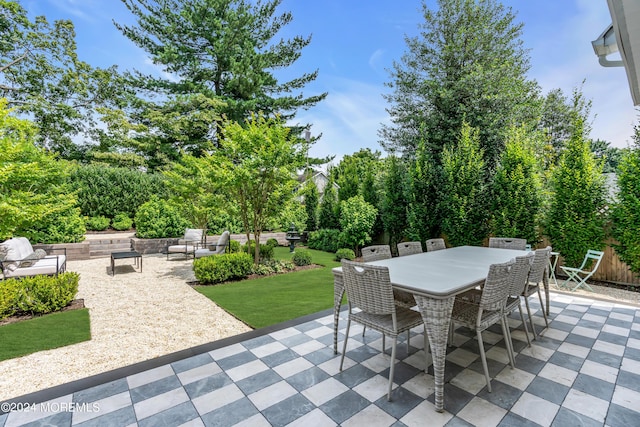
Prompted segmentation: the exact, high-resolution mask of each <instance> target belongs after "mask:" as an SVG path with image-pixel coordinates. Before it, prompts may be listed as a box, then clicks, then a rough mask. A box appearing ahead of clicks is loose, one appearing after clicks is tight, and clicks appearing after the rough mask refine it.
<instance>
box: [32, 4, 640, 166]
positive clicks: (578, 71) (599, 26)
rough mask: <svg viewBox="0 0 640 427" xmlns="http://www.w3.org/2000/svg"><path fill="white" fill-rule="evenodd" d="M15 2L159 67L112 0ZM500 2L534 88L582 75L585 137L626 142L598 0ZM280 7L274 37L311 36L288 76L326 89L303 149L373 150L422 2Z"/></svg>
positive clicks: (625, 100) (110, 49)
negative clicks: (393, 74)
mask: <svg viewBox="0 0 640 427" xmlns="http://www.w3.org/2000/svg"><path fill="white" fill-rule="evenodd" d="M22 4H23V5H24V6H25V8H26V9H27V11H28V12H29V14H30V16H31V18H33V17H34V16H35V15H45V16H46V17H47V19H48V20H49V21H53V20H55V19H62V18H64V19H71V20H72V21H73V22H74V24H75V26H76V33H77V43H78V53H79V56H80V58H81V59H82V60H84V61H86V62H88V63H90V64H91V65H94V66H101V67H107V66H110V65H113V64H116V65H118V66H119V68H120V69H132V68H136V69H139V70H140V71H143V72H157V71H158V70H157V69H156V68H155V67H154V66H153V64H151V63H150V61H149V59H148V58H147V57H146V55H145V53H144V51H142V50H140V49H138V48H137V47H135V46H134V45H133V44H132V43H131V42H130V41H129V40H127V39H126V38H125V37H124V36H122V34H121V33H120V32H119V31H118V30H117V29H116V28H115V27H114V25H113V23H112V21H113V20H115V21H116V22H119V23H133V22H134V20H133V17H132V16H131V15H130V14H129V12H128V10H127V9H126V8H125V7H124V5H122V3H121V2H120V1H119V0H22ZM427 4H428V5H429V6H435V4H436V2H435V0H427ZM503 4H505V5H506V6H511V7H512V8H513V10H514V11H515V12H516V13H517V20H518V21H520V22H524V24H525V25H524V34H523V41H524V44H525V47H527V48H528V49H530V57H531V69H530V71H529V77H530V78H533V79H535V80H537V81H538V83H539V84H540V86H541V88H542V90H543V93H547V92H548V91H550V90H552V89H554V88H561V89H562V90H563V91H564V93H565V94H566V95H570V94H571V92H572V90H573V88H575V87H578V86H580V85H581V84H582V81H583V80H585V83H584V86H583V93H584V95H585V97H586V98H587V99H590V100H592V102H593V107H592V127H593V129H592V132H591V137H593V138H600V139H604V140H606V141H609V142H611V143H612V145H614V146H616V147H625V146H627V145H628V144H629V143H630V141H631V135H632V133H633V124H634V123H636V122H637V119H638V112H637V111H636V109H635V108H634V106H633V103H632V101H631V95H630V93H629V87H628V83H627V78H626V74H625V72H624V69H623V68H604V67H601V66H600V65H599V64H598V59H597V57H596V56H595V54H594V53H593V49H592V47H591V41H592V40H594V39H595V38H597V37H598V36H599V35H600V33H601V32H602V31H603V30H604V28H605V27H606V26H607V25H608V24H609V23H610V22H611V17H610V15H609V11H608V7H607V2H606V0H536V1H527V0H505V1H503ZM280 10H281V11H291V12H292V14H293V17H294V20H293V22H292V24H290V25H289V26H288V27H287V28H286V30H285V31H286V32H285V33H283V34H282V36H284V37H289V36H292V35H309V34H311V35H312V41H311V44H310V45H309V46H307V48H305V49H304V50H303V53H302V57H301V58H300V59H299V60H298V61H297V62H296V63H295V64H294V65H293V66H292V67H291V69H290V70H287V72H286V73H287V76H288V77H295V76H299V75H300V74H302V73H304V72H310V71H313V70H315V69H319V76H318V79H317V80H316V81H315V82H313V84H310V85H309V86H307V88H306V89H305V91H304V93H305V95H313V94H317V93H321V92H325V91H326V92H328V93H329V95H328V97H327V99H326V100H325V101H323V102H322V103H320V104H318V105H317V106H316V107H314V108H312V109H310V110H308V111H300V113H299V114H298V116H297V121H299V122H300V123H311V124H312V125H313V126H312V129H311V132H312V135H314V136H315V135H318V134H320V133H322V135H323V136H322V138H321V140H320V141H318V142H317V143H316V144H315V145H314V147H313V148H312V150H311V153H310V154H311V155H315V156H326V155H336V156H337V159H339V158H341V157H342V156H343V155H345V154H351V153H353V152H355V151H358V150H359V149H360V148H365V147H369V148H371V149H374V150H382V149H381V147H380V144H379V142H378V141H379V138H378V135H377V132H378V129H379V128H380V124H381V123H388V121H389V117H388V114H387V113H386V111H385V108H386V107H387V106H388V105H387V103H386V102H385V101H384V99H383V98H382V94H383V93H385V92H386V91H387V90H388V89H387V88H386V87H385V86H384V83H385V82H388V81H389V73H388V71H387V70H388V69H389V68H390V67H391V66H392V63H393V61H398V60H400V58H401V56H402V54H403V53H404V52H405V51H406V44H405V39H404V38H405V36H410V37H411V36H414V35H416V34H417V33H418V25H419V24H420V23H422V22H423V18H422V14H421V1H420V0H401V1H397V2H391V1H389V0H368V1H366V2H364V1H353V0H323V1H308V0H283V2H282V5H281V7H280ZM289 73H290V74H289Z"/></svg>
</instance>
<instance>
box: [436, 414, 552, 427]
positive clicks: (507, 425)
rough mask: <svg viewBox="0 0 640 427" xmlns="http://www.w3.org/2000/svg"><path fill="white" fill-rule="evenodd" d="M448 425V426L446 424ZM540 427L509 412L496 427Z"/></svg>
mask: <svg viewBox="0 0 640 427" xmlns="http://www.w3.org/2000/svg"><path fill="white" fill-rule="evenodd" d="M447 425H448V424H447ZM515 426H518V427H541V426H540V424H538V423H534V422H533V421H531V420H528V419H526V418H523V417H521V416H520V415H518V414H514V413H513V412H509V413H508V414H507V415H505V416H504V418H503V419H502V420H501V421H500V424H498V427H515Z"/></svg>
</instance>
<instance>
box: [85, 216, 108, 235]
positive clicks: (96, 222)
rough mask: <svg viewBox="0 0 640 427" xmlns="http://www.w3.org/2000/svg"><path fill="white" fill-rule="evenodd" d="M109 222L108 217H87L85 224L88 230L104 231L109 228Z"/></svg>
mask: <svg viewBox="0 0 640 427" xmlns="http://www.w3.org/2000/svg"><path fill="white" fill-rule="evenodd" d="M109 222H110V221H109V218H107V217H106V216H89V217H85V221H84V224H85V226H86V227H87V230H93V231H102V230H106V229H107V228H109Z"/></svg>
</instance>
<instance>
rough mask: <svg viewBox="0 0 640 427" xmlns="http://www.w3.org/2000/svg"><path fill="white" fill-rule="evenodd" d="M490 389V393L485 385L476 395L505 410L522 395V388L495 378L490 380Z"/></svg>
mask: <svg viewBox="0 0 640 427" xmlns="http://www.w3.org/2000/svg"><path fill="white" fill-rule="evenodd" d="M491 390H492V391H491V393H489V390H487V387H486V386H485V387H484V388H483V389H482V390H480V392H479V393H478V397H481V398H483V399H484V400H486V401H488V402H491V403H493V404H494V405H496V406H499V407H501V408H503V409H506V410H510V409H511V407H512V406H513V405H515V403H516V402H517V401H518V399H520V396H522V390H519V389H517V388H516V387H513V386H511V385H509V384H505V383H503V382H502V381H498V380H495V379H494V380H491Z"/></svg>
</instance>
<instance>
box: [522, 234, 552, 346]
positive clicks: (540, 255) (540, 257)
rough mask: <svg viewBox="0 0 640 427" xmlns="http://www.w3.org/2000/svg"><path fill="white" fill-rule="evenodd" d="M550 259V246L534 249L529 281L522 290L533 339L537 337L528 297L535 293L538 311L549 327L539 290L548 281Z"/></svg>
mask: <svg viewBox="0 0 640 427" xmlns="http://www.w3.org/2000/svg"><path fill="white" fill-rule="evenodd" d="M550 257H551V246H547V247H546V248H544V249H536V251H535V252H534V256H533V263H532V265H531V271H530V272H529V279H528V280H527V283H526V285H525V288H524V292H523V293H522V296H524V303H525V305H526V307H527V315H528V316H529V324H530V326H531V331H532V332H533V339H534V340H535V339H536V337H537V335H538V334H537V332H536V328H535V326H534V324H533V317H531V308H530V307H529V297H530V296H531V295H533V294H535V293H536V292H537V293H538V298H539V299H540V309H541V311H542V316H543V317H544V323H545V325H546V326H547V328H548V327H549V320H548V319H547V312H546V311H545V310H544V303H543V302H542V292H541V290H540V283H542V282H543V281H545V280H548V277H546V275H547V274H548V273H547V272H548V267H549V258H550Z"/></svg>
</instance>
